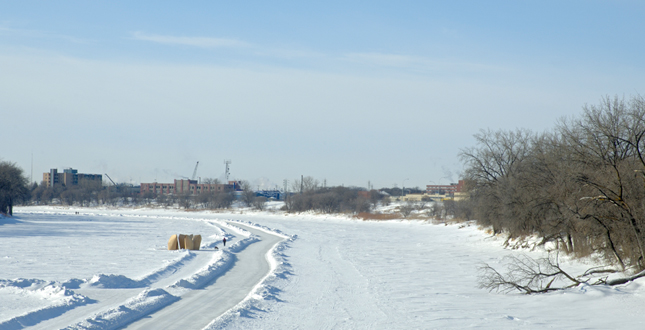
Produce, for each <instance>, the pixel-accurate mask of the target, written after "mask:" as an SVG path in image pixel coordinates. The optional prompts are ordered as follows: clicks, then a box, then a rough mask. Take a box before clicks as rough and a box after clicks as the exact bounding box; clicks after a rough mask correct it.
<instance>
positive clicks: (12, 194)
mask: <svg viewBox="0 0 645 330" xmlns="http://www.w3.org/2000/svg"><path fill="white" fill-rule="evenodd" d="M28 192H29V190H28V189H27V178H25V176H24V175H23V174H22V169H21V168H20V167H18V166H17V165H16V164H15V163H10V162H6V161H3V162H0V213H4V214H9V215H12V214H13V206H14V204H15V203H18V202H22V201H24V200H26V199H27V196H28Z"/></svg>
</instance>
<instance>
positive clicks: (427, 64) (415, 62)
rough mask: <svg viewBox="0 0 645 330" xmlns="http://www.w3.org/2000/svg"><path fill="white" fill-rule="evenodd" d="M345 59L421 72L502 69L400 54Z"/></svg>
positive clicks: (347, 57)
mask: <svg viewBox="0 0 645 330" xmlns="http://www.w3.org/2000/svg"><path fill="white" fill-rule="evenodd" d="M343 58H344V59H345V60H348V61H352V62H358V63H361V64H366V65H376V66H385V67H396V68H412V69H419V70H452V71H454V70H462V71H490V70H500V69H502V68H501V67H498V66H494V65H488V64H480V63H473V62H467V61H459V60H444V59H432V58H428V57H421V56H410V55H398V54H383V53H350V54H346V55H344V57H343Z"/></svg>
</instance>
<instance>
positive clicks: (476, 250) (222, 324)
mask: <svg viewBox="0 0 645 330" xmlns="http://www.w3.org/2000/svg"><path fill="white" fill-rule="evenodd" d="M76 212H78V214H76ZM236 222H237V223H238V224H239V226H236V225H235V223H236ZM244 225H246V226H251V227H253V228H256V229H260V230H262V231H265V232H267V233H271V234H274V235H276V234H277V235H280V236H282V237H284V238H285V240H284V241H282V242H281V243H278V245H276V246H275V247H274V248H273V249H272V250H270V251H269V252H268V253H267V261H268V262H269V263H270V268H271V271H270V273H269V274H268V275H267V276H266V277H265V278H264V279H263V280H262V281H261V282H260V283H257V284H256V283H253V285H255V287H254V288H253V289H252V290H250V291H249V292H248V296H247V298H246V299H245V300H244V301H242V302H241V303H240V304H238V305H237V306H235V307H233V308H232V309H230V310H229V311H228V312H226V313H224V314H223V315H213V316H212V320H213V321H212V322H211V323H210V324H209V325H207V326H206V329H224V328H225V329H462V328H474V329H518V328H521V329H544V328H550V329H643V328H645V317H643V313H642V312H641V309H642V305H643V303H644V302H645V301H644V298H645V296H644V294H645V289H644V288H643V286H642V284H643V283H644V282H643V280H641V279H639V280H636V281H634V282H630V283H627V284H624V285H619V286H614V287H608V286H588V285H584V286H580V287H577V288H573V289H568V290H563V291H558V292H552V293H548V294H540V295H530V296H529V295H522V294H517V293H512V294H501V293H494V292H492V293H491V292H488V291H486V290H482V289H479V288H478V272H477V268H478V266H479V265H481V263H484V262H485V263H488V264H490V265H492V266H499V265H500V262H501V261H502V258H503V257H504V256H507V255H512V254H520V253H523V254H527V255H530V256H532V257H541V256H544V255H545V252H544V251H540V250H537V251H528V250H523V251H518V250H509V249H504V248H502V244H501V242H502V241H501V240H499V239H496V238H491V237H490V236H489V235H487V234H486V233H485V232H484V231H482V230H480V229H478V228H476V227H475V226H466V225H448V226H445V225H433V224H430V223H426V222H420V221H403V220H398V221H360V220H356V219H351V218H348V217H341V216H323V215H315V214H299V215H290V214H284V213H280V212H274V211H270V212H252V211H250V210H246V209H244V210H241V209H237V210H233V211H231V212H226V213H217V212H210V211H203V212H185V211H182V210H167V209H100V208H62V207H50V206H39V207H18V208H15V211H14V218H0V239H1V240H2V242H3V244H2V246H3V247H4V249H3V250H2V252H0V330H2V329H62V328H66V329H117V328H120V327H122V326H125V325H127V324H129V323H130V322H133V321H135V320H137V319H139V318H141V317H144V316H146V315H148V314H150V313H152V312H154V311H158V310H160V309H161V310H163V308H164V307H166V306H168V305H169V304H171V303H173V302H175V301H178V300H180V298H181V296H182V295H184V294H186V293H187V292H190V291H192V290H195V289H200V288H203V287H204V286H205V285H206V284H207V283H209V282H212V280H213V279H214V278H216V277H217V276H219V274H221V273H223V272H226V270H227V269H228V268H230V267H239V266H240V265H237V264H235V263H233V262H228V260H229V259H230V258H233V255H234V254H235V253H236V252H238V251H242V250H244V249H245V248H246V247H247V246H249V245H251V244H254V242H256V241H257V240H258V239H259V238H258V237H256V236H255V235H252V234H251V233H249V232H248V231H247V230H245V229H244ZM180 233H182V234H201V235H202V237H203V239H202V245H201V246H202V249H201V250H200V251H184V250H180V251H168V250H166V244H167V241H168V238H170V236H171V235H172V234H180ZM223 237H226V238H227V240H228V241H229V242H230V243H231V245H229V243H228V242H227V247H226V248H225V249H223V248H222V245H221V239H222V238H223ZM215 247H218V248H219V249H217V250H216V249H215ZM562 265H563V267H564V268H565V269H568V270H571V271H572V272H573V273H578V272H579V271H581V270H584V269H586V268H589V267H591V266H593V264H592V263H591V261H587V262H586V263H585V262H584V261H575V262H573V261H564V262H563V263H562ZM216 284H217V282H215V284H214V285H216ZM177 303H181V301H178V302H177ZM178 317H179V316H178ZM188 322H189V320H188ZM182 327H183V328H190V329H192V328H193V327H191V326H190V323H185V324H182Z"/></svg>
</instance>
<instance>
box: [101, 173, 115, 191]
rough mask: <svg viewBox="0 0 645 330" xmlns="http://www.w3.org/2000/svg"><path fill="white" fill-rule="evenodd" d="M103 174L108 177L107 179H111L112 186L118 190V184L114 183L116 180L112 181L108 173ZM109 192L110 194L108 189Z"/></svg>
mask: <svg viewBox="0 0 645 330" xmlns="http://www.w3.org/2000/svg"><path fill="white" fill-rule="evenodd" d="M103 174H105V176H107V178H108V179H110V181H112V184H113V185H114V188H115V190H118V187H117V186H116V183H114V180H112V178H111V177H110V176H109V175H108V174H107V173H103ZM109 192H110V189H109V188H108V193H109Z"/></svg>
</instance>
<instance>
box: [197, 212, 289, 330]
mask: <svg viewBox="0 0 645 330" xmlns="http://www.w3.org/2000/svg"><path fill="white" fill-rule="evenodd" d="M229 221H231V222H239V223H241V224H245V225H248V226H250V227H253V228H254V229H258V230H262V231H264V232H268V233H270V234H273V235H278V236H282V237H284V238H286V240H284V241H281V242H280V243H278V244H276V245H275V246H274V247H273V249H271V250H270V251H269V252H267V255H266V256H267V260H268V261H269V265H270V267H271V270H270V271H269V273H268V274H267V276H266V277H265V278H264V279H262V280H261V281H260V283H258V285H256V286H255V288H253V290H251V292H249V294H248V295H247V297H246V298H245V299H244V300H243V301H242V302H241V303H240V304H238V305H237V306H236V307H234V308H232V309H230V310H229V311H228V312H226V313H224V314H223V315H221V316H220V317H218V318H216V319H215V320H213V322H211V323H210V324H209V325H208V326H206V327H205V328H204V329H203V330H215V329H226V326H227V324H230V323H231V322H233V321H234V320H235V319H236V318H238V317H240V316H248V317H250V316H251V315H253V313H254V311H255V310H266V307H265V306H264V305H266V304H268V303H269V302H270V301H281V300H280V298H279V297H278V296H279V294H280V292H282V290H281V289H279V287H280V286H283V285H282V284H278V283H279V282H285V281H289V277H290V276H292V275H293V271H292V266H291V264H290V263H289V262H287V258H288V257H287V255H286V254H285V253H284V251H285V250H288V249H289V248H290V247H291V245H290V244H291V242H293V241H294V240H295V239H297V235H286V234H284V233H282V232H281V231H280V230H276V229H272V228H269V227H266V226H262V225H258V224H255V223H252V222H244V221H236V220H229Z"/></svg>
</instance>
